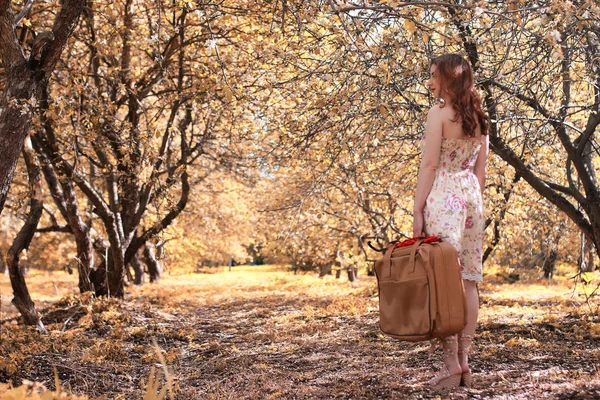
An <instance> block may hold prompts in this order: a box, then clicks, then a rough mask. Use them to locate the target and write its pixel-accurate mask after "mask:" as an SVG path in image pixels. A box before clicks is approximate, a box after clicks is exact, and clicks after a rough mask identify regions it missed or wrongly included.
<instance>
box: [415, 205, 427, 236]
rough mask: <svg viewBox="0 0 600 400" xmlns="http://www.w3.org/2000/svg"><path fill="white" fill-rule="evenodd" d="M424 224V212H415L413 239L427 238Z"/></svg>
mask: <svg viewBox="0 0 600 400" xmlns="http://www.w3.org/2000/svg"><path fill="white" fill-rule="evenodd" d="M424 223H425V221H424V218H423V211H414V212H413V237H423V236H425V232H423V225H424Z"/></svg>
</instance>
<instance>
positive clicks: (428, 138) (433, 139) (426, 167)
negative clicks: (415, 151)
mask: <svg viewBox="0 0 600 400" xmlns="http://www.w3.org/2000/svg"><path fill="white" fill-rule="evenodd" d="M441 114H442V113H441V110H440V108H439V106H434V107H432V108H431V109H430V110H429V112H428V113H427V123H426V125H425V143H424V146H423V156H422V158H421V166H420V167H419V178H418V180H417V190H416V193H415V205H414V211H415V212H419V213H422V212H423V209H424V208H425V200H427V196H428V195H429V192H430V191H431V186H432V185H433V179H434V178H435V171H436V170H437V168H438V163H439V161H440V148H441V146H442V115H441Z"/></svg>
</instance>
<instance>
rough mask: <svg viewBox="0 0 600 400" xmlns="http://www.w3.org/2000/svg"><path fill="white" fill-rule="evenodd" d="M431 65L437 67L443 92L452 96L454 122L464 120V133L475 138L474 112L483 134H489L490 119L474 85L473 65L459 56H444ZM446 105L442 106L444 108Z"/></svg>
mask: <svg viewBox="0 0 600 400" xmlns="http://www.w3.org/2000/svg"><path fill="white" fill-rule="evenodd" d="M431 65H435V66H436V67H437V74H438V76H439V79H440V83H441V86H442V88H440V93H441V92H442V90H446V92H448V93H450V95H451V96H452V108H454V110H455V111H456V117H455V119H453V120H452V122H458V120H459V119H461V120H462V127H463V131H464V133H465V134H466V135H467V136H470V137H474V136H475V132H476V128H477V122H476V120H475V118H474V117H473V111H475V114H476V116H477V120H478V121H479V125H480V127H481V134H482V135H487V134H488V132H489V119H488V117H487V115H486V114H485V113H484V112H483V111H482V109H481V98H480V97H479V94H478V93H477V91H476V90H475V85H474V83H473V70H472V69H471V65H470V64H469V63H468V62H467V61H466V60H465V59H464V58H463V57H461V56H460V55H458V54H444V55H442V56H439V57H436V58H434V59H433V60H432V61H431ZM443 106H444V104H442V105H441V107H443Z"/></svg>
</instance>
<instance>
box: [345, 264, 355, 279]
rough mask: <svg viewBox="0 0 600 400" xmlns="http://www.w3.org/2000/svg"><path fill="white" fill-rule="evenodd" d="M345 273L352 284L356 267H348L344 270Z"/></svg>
mask: <svg viewBox="0 0 600 400" xmlns="http://www.w3.org/2000/svg"><path fill="white" fill-rule="evenodd" d="M346 271H347V272H348V280H349V281H350V282H354V281H356V279H357V278H356V267H355V266H353V265H350V266H348V268H346Z"/></svg>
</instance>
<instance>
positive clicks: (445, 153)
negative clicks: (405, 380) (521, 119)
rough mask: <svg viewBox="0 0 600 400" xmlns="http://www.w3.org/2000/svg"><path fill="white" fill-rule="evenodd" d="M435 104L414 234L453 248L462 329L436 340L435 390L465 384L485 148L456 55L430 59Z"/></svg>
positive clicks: (482, 122)
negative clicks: (440, 354)
mask: <svg viewBox="0 0 600 400" xmlns="http://www.w3.org/2000/svg"><path fill="white" fill-rule="evenodd" d="M427 85H428V87H429V89H430V90H431V92H432V94H433V95H434V96H435V97H437V98H440V99H441V100H442V104H440V105H435V106H433V107H432V108H431V109H430V110H429V112H428V114H427V123H426V127H425V136H424V137H423V157H422V160H421V166H420V169H419V178H418V182H417V190H416V194H415V202H414V222H413V235H414V237H419V236H426V235H437V236H439V237H440V238H441V239H442V240H445V241H447V242H449V243H451V244H452V245H453V246H454V247H455V248H456V249H457V251H458V255H459V262H460V265H461V271H462V278H463V284H464V288H465V297H466V300H467V324H466V326H465V328H464V329H463V331H462V332H461V333H460V334H458V335H452V336H448V337H445V338H442V339H441V342H442V348H443V349H444V365H443V367H442V369H441V371H440V373H439V374H438V375H437V376H435V377H434V378H433V379H432V380H431V381H430V384H431V385H432V386H433V387H434V388H436V389H441V388H451V387H456V386H459V385H461V384H462V385H464V386H470V385H471V382H472V378H471V370H470V369H469V360H468V354H469V350H470V348H471V342H472V339H473V335H474V333H475V328H476V326H477V313H478V309H479V296H478V293H477V282H481V281H482V280H483V279H482V255H481V251H482V248H483V237H484V228H485V225H484V215H483V213H484V210H483V200H482V195H483V189H484V188H485V170H486V162H487V155H488V149H489V137H488V126H489V122H488V118H487V116H486V115H485V114H484V113H483V111H482V110H481V106H480V104H481V101H480V98H479V95H478V94H477V92H476V91H475V88H474V85H473V71H472V69H471V66H470V65H469V63H468V62H467V61H465V60H464V59H463V58H462V57H461V56H459V55H457V54H445V55H442V56H440V57H437V58H435V59H434V60H433V61H432V62H431V67H430V79H429V81H428V83H427Z"/></svg>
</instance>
